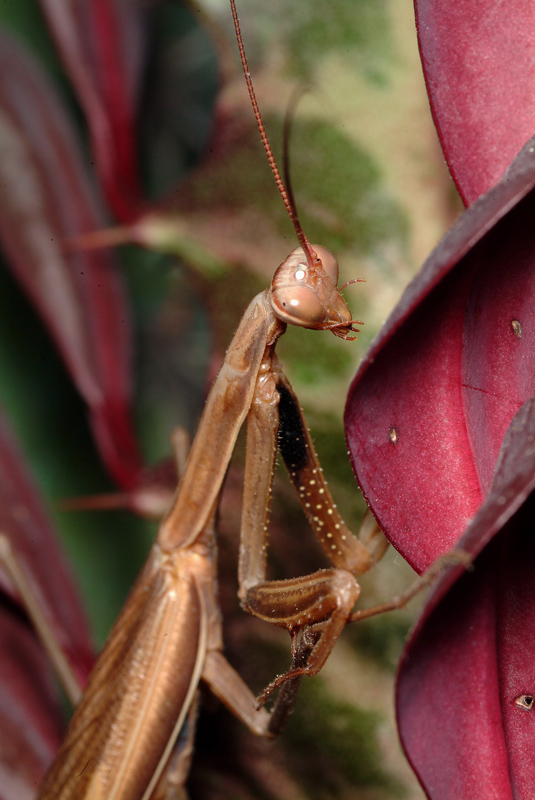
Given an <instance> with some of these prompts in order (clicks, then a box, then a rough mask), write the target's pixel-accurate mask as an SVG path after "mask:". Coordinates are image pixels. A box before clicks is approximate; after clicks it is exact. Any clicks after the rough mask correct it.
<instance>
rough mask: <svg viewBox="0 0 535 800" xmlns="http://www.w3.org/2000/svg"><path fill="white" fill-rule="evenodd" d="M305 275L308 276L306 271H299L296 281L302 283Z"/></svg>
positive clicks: (296, 274)
mask: <svg viewBox="0 0 535 800" xmlns="http://www.w3.org/2000/svg"><path fill="white" fill-rule="evenodd" d="M305 275H306V272H305V270H304V269H298V270H297V272H296V273H295V279H296V280H297V281H302V280H303V278H304V277H305Z"/></svg>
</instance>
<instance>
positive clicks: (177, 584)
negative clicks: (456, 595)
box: [39, 0, 383, 800]
mask: <svg viewBox="0 0 535 800" xmlns="http://www.w3.org/2000/svg"><path fill="white" fill-rule="evenodd" d="M231 2H232V0H231ZM232 6H233V13H234V17H235V20H236V22H237V19H236V14H235V9H234V5H233V3H232ZM239 40H240V37H239ZM240 41H241V40H240ZM240 49H241V50H242V59H243V62H244V69H245V74H246V79H247V81H248V85H249V89H250V92H251V96H252V98H254V92H253V91H252V85H251V83H250V78H249V76H248V71H247V67H246V63H245V58H244V56H243V48H242V47H240ZM253 105H254V106H255V113H256V114H257V118H258V119H259V114H258V109H257V107H256V101H255V100H254V101H253ZM272 163H273V162H272ZM275 172H276V175H278V171H276V170H275ZM277 182H278V184H279V187H281V186H282V183H281V182H280V179H278V181H277ZM282 193H283V197H284V196H285V192H284V190H282ZM289 208H290V213H291V216H292V219H293V221H294V224H295V225H296V230H297V232H298V238H299V240H300V243H301V247H300V248H298V249H297V250H295V251H293V253H292V254H290V256H289V257H288V258H287V259H286V260H285V261H284V262H283V264H282V265H281V266H280V267H279V269H278V270H277V272H276V273H275V276H274V278H273V282H272V285H271V289H269V290H266V291H265V292H263V293H261V294H260V295H258V296H257V297H256V298H255V299H254V300H253V301H252V303H251V304H250V306H249V308H248V309H247V311H246V312H245V315H244V317H243V319H242V321H241V323H240V326H239V328H238V330H237V332H236V335H235V337H234V339H233V341H232V343H231V345H230V347H229V350H228V352H227V356H226V359H225V362H224V365H223V367H222V370H221V372H220V374H219V376H218V378H217V380H216V382H215V384H214V387H213V389H212V391H211V393H210V396H209V398H208V401H207V404H206V408H205V412H204V415H203V418H202V421H201V424H200V427H199V430H198V433H197V436H196V438H195V441H194V443H193V446H192V449H191V451H190V454H189V457H188V461H187V465H186V467H185V469H184V472H183V476H182V479H181V482H180V485H179V488H178V491H177V494H176V496H175V499H174V502H173V505H172V508H171V510H170V511H169V513H168V515H167V517H166V518H165V519H164V520H163V522H162V525H161V527H160V531H159V535H158V539H157V542H156V543H155V545H154V547H153V550H152V552H151V554H150V556H149V559H148V561H147V563H146V565H145V567H144V569H143V571H142V573H141V575H140V577H139V578H138V581H137V582H136V585H135V586H134V588H133V590H132V592H131V595H130V597H129V599H128V601H127V603H126V605H125V607H124V609H123V611H122V613H121V615H120V617H119V619H118V621H117V623H116V625H115V626H114V628H113V630H112V632H111V634H110V638H109V640H108V643H107V645H106V647H105V649H104V651H103V653H102V655H101V657H100V659H99V661H98V663H97V666H96V668H95V670H94V673H93V675H92V678H91V680H90V682H89V684H88V687H87V689H86V691H85V693H84V696H83V698H82V700H81V701H80V703H79V705H78V707H77V709H76V711H75V714H74V716H73V719H72V722H71V725H70V727H69V730H68V733H67V736H66V738H65V742H64V744H63V746H62V748H61V750H60V752H59V754H58V757H57V759H56V761H55V763H54V765H53V766H52V768H51V770H50V772H49V774H48V776H47V778H46V779H45V782H44V784H43V786H42V789H41V792H40V795H39V796H40V797H41V798H46V799H47V800H51V798H58V799H59V800H61V798H72V797H77V798H84V797H85V798H91V799H92V800H97V798H102V800H103V799H104V798H106V800H119V798H124V800H126V798H129V800H135V798H143V800H147V799H148V798H149V797H151V796H153V793H154V792H159V790H158V789H157V785H158V782H159V781H160V778H161V776H162V772H163V770H164V768H165V767H166V762H167V760H168V758H169V755H170V753H171V750H172V747H173V743H174V741H175V740H176V737H177V735H178V734H179V732H180V729H181V728H182V726H183V724H184V722H185V720H186V717H187V716H188V713H189V710H190V708H191V705H192V703H193V699H194V695H195V692H196V689H197V685H198V682H199V680H200V679H201V678H202V679H203V680H205V681H206V682H207V683H208V684H209V685H210V687H211V688H212V689H213V690H214V692H215V693H216V694H217V695H218V696H219V697H221V699H223V700H224V701H225V702H226V703H227V704H228V705H229V706H230V707H231V708H232V710H233V711H234V712H235V713H237V714H238V716H240V717H241V718H242V719H243V720H244V722H245V723H246V724H248V725H249V727H251V728H252V729H253V730H254V731H255V732H256V733H260V734H266V735H269V734H270V733H272V732H274V730H275V728H277V727H278V726H279V725H280V722H281V720H282V719H283V717H284V714H285V713H286V710H287V708H288V703H289V702H291V694H292V690H291V687H292V684H291V683H290V681H293V680H295V679H297V678H298V677H299V676H300V675H302V674H309V675H313V674H316V673H317V672H318V671H319V669H320V668H321V667H322V665H323V663H324V662H325V660H326V658H327V657H328V655H329V653H330V651H331V649H332V646H333V644H334V642H335V640H336V638H337V636H338V635H339V633H340V631H341V630H342V628H343V627H344V626H345V624H346V623H347V622H348V621H349V620H351V619H353V618H356V617H355V615H354V614H352V608H353V606H354V604H355V601H356V599H357V596H358V592H359V589H358V584H357V583H356V580H355V578H354V575H359V574H361V573H363V572H365V571H366V570H368V569H369V568H370V567H371V566H372V565H373V564H374V563H375V562H376V561H377V560H378V558H379V557H380V555H382V552H383V542H382V539H381V537H380V536H378V537H371V541H370V542H369V543H366V542H364V541H361V540H358V539H355V538H354V537H353V536H352V534H351V533H350V532H349V531H348V529H347V528H346V527H345V525H344V524H343V522H342V520H341V519H340V517H339V515H338V513H337V511H336V509H335V507H334V504H333V502H332V499H331V497H330V494H329V491H328V489H327V487H326V484H325V481H324V479H323V475H322V472H321V468H320V467H319V464H318V462H317V459H316V456H315V453H314V450H313V447H312V443H311V441H310V438H309V435H308V431H307V427H306V424H305V423H304V420H303V418H302V415H301V412H300V409H299V406H298V403H297V401H296V399H295V396H294V394H293V392H292V390H291V387H290V385H289V383H288V382H287V380H286V378H285V376H284V374H283V372H282V370H281V367H280V365H279V363H278V361H277V359H276V356H275V353H274V350H275V345H276V342H277V339H278V338H279V336H280V335H282V333H284V330H285V327H286V324H287V323H290V324H296V325H301V326H303V327H308V328H312V329H320V330H331V331H332V332H333V333H335V334H336V335H338V336H340V337H342V338H346V339H349V338H351V332H353V331H354V321H353V320H352V318H351V314H350V312H349V310H348V309H347V306H346V304H345V302H344V300H343V298H342V296H341V295H340V293H339V291H338V289H337V288H336V284H337V278H338V274H337V264H336V261H335V259H334V257H333V256H332V254H330V253H329V252H328V251H327V250H325V248H320V247H317V246H313V247H311V245H310V244H309V243H308V241H307V240H306V238H305V236H304V234H303V233H302V231H301V229H300V227H299V225H298V222H297V219H296V216H295V212H294V211H293V209H292V208H291V206H289ZM246 416H247V418H248V446H247V461H246V479H245V487H244V511H243V518H242V538H241V548H240V564H239V582H240V599H241V601H242V604H243V606H244V608H245V609H246V610H248V611H250V612H251V613H253V614H255V615H256V616H258V617H260V618H261V619H264V620H267V621H270V622H273V623H275V624H277V625H280V626H282V627H286V628H287V629H288V630H289V631H290V633H291V635H292V668H291V669H290V670H289V671H288V673H286V674H285V675H284V676H280V677H278V678H276V679H275V680H274V681H273V682H272V684H270V686H269V687H268V689H267V690H266V693H265V694H266V695H267V694H268V693H270V692H271V691H272V690H273V689H275V688H277V687H280V686H282V687H284V685H285V684H286V686H288V687H290V689H289V695H290V697H289V699H288V698H286V697H283V698H282V701H279V705H278V709H279V710H280V714H278V716H277V713H278V712H276V715H275V716H274V717H270V716H269V714H268V713H267V712H266V711H265V710H264V709H260V710H257V709H256V702H255V699H254V697H253V696H252V694H251V693H250V692H249V690H248V689H247V688H246V687H245V685H244V684H243V683H242V682H241V680H240V679H239V677H238V676H237V675H236V673H235V672H234V671H233V670H232V669H231V668H230V666H229V665H228V663H227V662H226V661H225V659H224V657H223V656H222V653H221V648H222V642H221V631H220V620H219V612H218V607H217V599H216V594H215V589H214V587H215V565H214V557H215V544H214V533H213V519H214V513H215V508H216V505H217V501H218V497H219V494H220V490H221V484H222V481H223V478H224V474H225V471H226V468H227V465H228V462H229V459H230V456H231V453H232V450H233V447H234V443H235V440H236V436H237V434H238V430H239V428H240V427H241V425H242V423H243V421H244V420H245V417H246ZM279 426H280V430H281V431H282V436H281V440H280V445H281V450H282V453H283V457H284V459H285V461H286V463H287V465H288V467H289V471H290V474H291V477H292V480H293V482H294V485H295V486H296V489H297V491H298V494H299V497H300V499H301V502H302V503H303V506H304V508H305V512H306V514H307V516H308V518H309V520H310V522H311V524H312V527H313V528H314V530H315V532H316V533H317V535H318V538H319V540H320V542H321V544H322V546H323V548H324V550H325V552H326V554H327V555H328V556H329V558H330V559H331V561H332V563H333V565H334V566H333V568H331V569H327V570H321V571H319V572H317V573H314V574H313V575H309V576H305V577H303V578H299V579H293V580H289V581H280V582H269V581H266V580H265V547H264V543H265V539H264V531H265V522H266V515H267V509H268V506H269V495H270V491H271V481H272V473H273V462H274V456H275V451H276V446H277V435H278V431H279ZM214 454H216V456H217V458H216V459H214ZM164 780H167V777H164Z"/></svg>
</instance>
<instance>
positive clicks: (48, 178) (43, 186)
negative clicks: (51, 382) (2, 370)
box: [0, 34, 141, 487]
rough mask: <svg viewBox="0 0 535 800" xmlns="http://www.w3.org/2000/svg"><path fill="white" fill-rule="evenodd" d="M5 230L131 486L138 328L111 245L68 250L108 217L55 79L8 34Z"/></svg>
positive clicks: (23, 278)
mask: <svg viewBox="0 0 535 800" xmlns="http://www.w3.org/2000/svg"><path fill="white" fill-rule="evenodd" d="M0 134H1V136H0V142H1V147H0V170H1V181H0V237H1V240H2V244H3V247H4V249H5V252H6V254H7V256H8V258H9V265H10V266H11V268H12V270H13V272H14V274H15V276H16V277H17V279H18V280H19V281H20V282H21V284H22V285H23V287H24V289H25V290H26V292H27V293H28V295H29V296H30V298H31V299H32V301H33V303H34V304H35V306H36V308H37V309H38V310H39V313H40V315H41V317H42V319H43V321H44V323H45V325H46V326H47V328H48V329H49V331H50V333H51V335H52V336H53V338H54V340H55V342H56V345H57V347H58V349H59V350H60V352H61V355H62V357H63V359H64V361H65V363H66V366H67V368H68V370H69V372H70V374H71V376H72V378H73V380H74V382H75V384H76V386H77V388H78V391H79V392H80V394H81V395H82V397H83V398H84V400H85V401H86V403H87V405H88V406H89V408H90V411H91V422H92V425H93V430H94V434H95V438H96V440H97V443H98V446H99V448H100V451H101V453H102V457H103V460H104V462H105V463H106V465H107V467H108V469H109V471H110V472H111V473H112V475H113V476H114V478H115V479H116V480H117V481H118V482H119V483H120V484H121V485H123V486H127V487H129V486H132V485H133V484H134V483H135V481H136V479H137V476H138V474H139V471H140V469H141V463H140V457H139V454H138V451H137V446H136V442H135V438H134V433H133V430H132V427H131V422H130V410H129V405H130V393H131V386H130V383H131V378H130V326H129V313H128V309H127V306H126V302H125V298H124V294H123V286H122V282H121V279H120V276H119V274H118V272H117V267H116V264H115V262H114V259H113V258H112V256H111V254H110V252H109V251H106V250H103V251H98V252H97V251H95V252H90V253H88V252H84V253H82V252H76V253H74V252H67V251H66V240H67V239H68V238H69V237H72V236H74V235H76V234H79V233H82V232H86V231H91V230H95V229H97V228H100V227H102V226H103V224H104V216H103V214H102V212H101V211H100V209H99V203H98V200H97V198H96V195H95V191H94V188H93V187H92V185H91V183H90V181H89V178H88V176H87V174H86V172H85V167H84V164H83V162H82V158H81V154H80V150H79V146H78V143H77V141H76V139H75V138H74V134H73V131H72V129H71V125H70V122H69V120H68V118H67V117H66V115H65V113H64V111H63V108H62V107H61V105H60V103H59V101H58V99H57V97H56V95H55V93H54V92H53V90H52V87H51V86H50V85H49V84H48V82H47V81H46V79H45V77H44V75H43V74H42V73H41V72H40V71H39V69H38V68H37V65H36V64H34V62H33V61H32V60H31V59H30V57H29V56H28V54H27V53H26V52H25V51H24V50H23V49H22V48H21V47H20V46H19V45H17V44H16V43H15V42H14V41H13V40H12V39H10V38H8V37H7V35H5V34H2V35H1V38H0Z"/></svg>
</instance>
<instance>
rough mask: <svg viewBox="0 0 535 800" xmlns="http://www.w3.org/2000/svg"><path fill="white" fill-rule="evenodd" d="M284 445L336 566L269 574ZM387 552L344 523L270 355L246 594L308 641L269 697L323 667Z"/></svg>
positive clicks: (248, 475)
mask: <svg viewBox="0 0 535 800" xmlns="http://www.w3.org/2000/svg"><path fill="white" fill-rule="evenodd" d="M279 412H280V414H279ZM288 420H290V422H291V425H290V432H289V433H288ZM282 422H284V426H283V425H281V423H282ZM281 428H282V432H281ZM284 437H286V440H284ZM277 444H279V446H280V448H281V451H282V454H283V457H284V459H285V461H286V463H287V466H288V467H289V470H290V474H291V477H292V481H293V482H294V485H295V486H296V489H297V491H298V494H299V498H300V500H301V503H302V505H303V507H304V509H305V513H306V514H307V517H308V518H309V520H310V522H311V524H312V526H313V528H314V531H315V533H316V534H317V536H318V538H319V540H320V542H321V544H322V546H323V548H324V550H325V552H326V553H327V555H328V556H329V557H330V559H331V561H332V562H333V563H334V565H335V567H333V568H331V569H323V570H319V571H318V572H316V573H313V574H312V575H307V576H304V577H301V578H293V579H290V580H284V581H266V543H267V542H266V539H267V518H268V512H269V502H270V495H271V487H272V480H273V468H274V460H275V453H276V448H277ZM380 554H381V548H380V547H379V548H375V549H369V548H368V547H367V546H366V545H365V544H364V543H363V542H362V541H360V540H358V539H356V538H355V537H354V536H353V535H352V534H351V532H350V531H349V530H348V529H347V528H346V526H345V525H344V523H343V522H342V520H341V518H340V515H339V514H338V511H337V510H336V507H335V505H334V503H333V501H332V498H331V495H330V492H329V490H328V487H327V485H326V482H325V479H324V478H323V473H322V471H321V468H320V466H319V463H318V460H317V456H316V454H315V452H314V448H313V446H312V442H311V441H310V436H309V434H308V429H307V427H306V423H305V422H304V420H303V418H302V414H301V411H300V409H299V406H298V404H297V401H296V399H295V395H294V394H293V391H292V390H291V387H290V386H289V383H288V382H287V380H286V379H285V378H284V376H283V375H282V371H281V370H280V367H279V366H278V362H275V361H274V362H273V365H272V362H271V361H270V362H269V363H267V362H266V363H265V364H263V365H262V367H261V369H260V372H259V376H258V379H257V384H256V388H255V393H254V397H253V402H252V404H251V409H250V411H249V415H248V421H247V455H246V465H245V484H244V501H243V512H242V528H241V542H240V562H239V583H240V599H241V602H242V605H243V606H244V608H245V609H246V610H247V611H249V612H250V613H251V614H254V615H255V616H257V617H260V618H261V619H264V620H266V621H269V622H272V623H274V624H276V625H280V626H281V627H285V628H286V629H287V630H288V631H289V632H290V634H291V635H292V640H294V637H295V636H297V635H298V634H299V633H301V635H302V636H303V637H304V643H303V644H302V645H301V646H300V647H293V650H292V654H293V655H292V669H290V671H289V672H288V673H286V674H285V675H284V676H280V677H279V678H277V679H276V680H275V681H274V682H273V683H272V684H270V687H268V690H266V692H267V693H266V692H265V693H264V695H263V696H262V699H265V697H267V694H269V693H270V692H271V691H273V689H275V688H277V687H278V686H281V685H282V684H283V683H284V682H286V681H288V680H290V679H293V678H296V677H298V676H299V675H304V674H307V675H315V674H316V673H317V672H319V670H320V669H321V667H322V666H323V664H324V663H325V661H326V659H327V658H328V656H329V654H330V652H331V650H332V648H333V646H334V643H335V641H336V639H337V638H338V636H339V635H340V633H341V631H342V630H343V628H344V627H345V625H346V623H347V621H348V618H349V615H350V613H351V610H352V608H353V606H354V605H355V602H356V600H357V598H358V595H359V591H360V589H359V586H358V583H357V581H356V579H355V577H354V575H353V573H355V574H360V573H362V572H365V571H366V570H367V569H369V568H370V566H371V565H372V564H373V563H374V560H376V559H377V558H378V557H379V556H380ZM296 653H298V654H299V659H297V658H296V655H295V654H296ZM298 661H299V662H300V663H298Z"/></svg>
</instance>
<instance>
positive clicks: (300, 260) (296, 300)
mask: <svg viewBox="0 0 535 800" xmlns="http://www.w3.org/2000/svg"><path fill="white" fill-rule="evenodd" d="M312 249H313V250H314V252H315V253H316V255H317V258H318V260H317V261H316V262H315V263H314V264H312V265H310V264H308V263H307V259H306V256H305V254H304V252H303V250H302V248H301V247H297V248H296V249H295V250H294V251H293V252H291V253H290V255H289V256H288V258H287V259H286V260H285V261H283V262H282V264H281V265H280V267H279V268H278V270H277V271H276V273H275V275H274V276H273V281H272V283H271V304H272V307H273V311H274V312H275V314H276V315H277V316H278V317H279V319H280V320H282V321H283V322H287V323H289V324H290V325H298V326H300V327H303V328H321V327H326V326H327V327H328V325H329V322H330V314H329V309H331V308H332V306H333V303H334V304H335V305H336V303H337V302H339V301H338V300H337V297H338V290H337V288H336V284H337V281H338V262H337V260H336V258H335V257H334V256H333V254H332V253H331V251H330V250H327V248H326V247H321V246H320V245H312ZM342 302H343V301H342ZM339 321H340V317H339V316H337V317H336V319H334V320H333V322H335V323H337V322H339Z"/></svg>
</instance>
